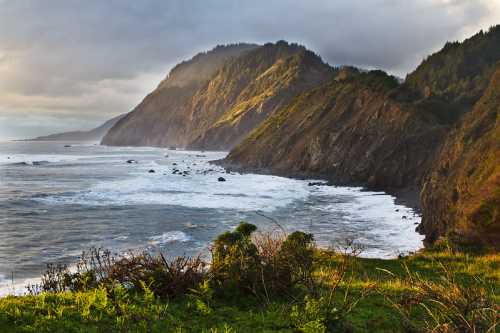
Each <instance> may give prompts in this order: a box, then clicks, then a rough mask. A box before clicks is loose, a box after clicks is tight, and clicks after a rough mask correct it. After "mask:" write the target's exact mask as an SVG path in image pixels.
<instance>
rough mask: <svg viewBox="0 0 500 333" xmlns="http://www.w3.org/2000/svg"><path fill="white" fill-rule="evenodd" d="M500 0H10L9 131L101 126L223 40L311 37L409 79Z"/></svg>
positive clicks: (5, 21) (1, 29)
mask: <svg viewBox="0 0 500 333" xmlns="http://www.w3.org/2000/svg"><path fill="white" fill-rule="evenodd" d="M498 23H500V0H265V1H261V0H252V1H247V0H240V1H236V0H192V1H190V0H140V1H139V0H0V139H2V140H5V139H12V138H24V137H31V136H37V135H42V134H50V133H54V132H59V131H66V130H75V129H90V128H92V127H95V126H96V125H98V124H99V123H101V122H103V121H105V120H107V119H109V118H111V117H113V116H115V115H118V114H121V113H124V112H127V111H129V110H131V109H132V108H133V107H134V106H135V105H136V104H137V103H138V102H140V100H141V99H142V98H143V97H144V96H145V94H146V93H148V92H149V91H151V90H152V89H154V87H155V86H156V85H157V84H158V82H159V81H160V80H161V79H162V78H163V77H164V76H165V75H166V74H167V72H168V70H169V69H170V68H171V67H172V66H173V65H174V64H175V63H177V62H178V61H180V60H183V59H187V58H190V57H191V56H193V55H194V54H195V53H197V52H199V51H202V50H206V49H210V48H212V47H213V46H214V45H216V44H225V43H230V42H240V41H246V42H257V43H264V42H267V41H277V40H280V39H285V40H288V41H294V42H299V43H301V44H304V45H306V46H307V47H308V48H310V49H312V50H314V51H316V52H317V53H319V54H320V55H321V56H322V57H323V59H324V60H325V61H327V62H328V63H330V64H335V65H339V64H350V65H356V66H362V67H368V68H382V69H384V70H386V71H388V72H390V73H392V74H396V75H399V76H403V77H404V75H405V74H406V73H407V72H408V71H411V70H413V69H414V68H415V67H416V65H417V64H418V63H419V62H420V61H421V60H422V59H423V58H424V57H425V56H426V55H428V54H429V53H431V52H434V51H437V50H438V49H440V48H441V47H442V46H443V44H444V43H445V42H446V41H448V40H462V39H463V38H465V37H467V36H469V35H471V34H474V33H475V32H477V31H479V30H480V29H487V28H488V27H489V26H491V25H493V24H498Z"/></svg>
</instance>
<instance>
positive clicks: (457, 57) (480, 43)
mask: <svg viewBox="0 0 500 333" xmlns="http://www.w3.org/2000/svg"><path fill="white" fill-rule="evenodd" d="M499 60H500V26H498V25H497V26H495V27H492V28H490V30H489V31H488V32H486V33H485V32H483V31H481V32H479V33H477V34H476V35H474V36H473V37H471V38H469V39H467V40H465V41H464V42H463V43H458V42H453V43H447V44H446V45H445V46H444V47H443V49H442V50H441V51H439V52H437V53H435V54H433V55H431V56H429V57H428V58H427V59H425V60H424V61H423V62H422V64H421V65H420V66H419V67H418V68H417V69H416V70H415V71H414V72H413V73H411V74H409V75H408V77H407V78H406V83H407V84H408V85H409V86H410V87H411V88H413V89H416V90H418V91H419V92H420V93H421V94H422V95H423V96H430V95H435V96H441V97H442V98H444V99H445V100H447V101H448V102H455V103H456V104H467V105H472V104H473V103H474V102H475V101H477V99H478V98H479V97H480V96H481V94H482V92H483V91H484V89H485V88H486V86H487V85H488V82H489V79H490V77H491V74H492V73H493V70H494V67H495V65H496V63H497V62H498V61H499Z"/></svg>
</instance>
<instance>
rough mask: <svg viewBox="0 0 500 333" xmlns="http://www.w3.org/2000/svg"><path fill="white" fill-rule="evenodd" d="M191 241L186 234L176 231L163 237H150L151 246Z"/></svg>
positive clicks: (162, 235) (164, 234) (169, 232)
mask: <svg viewBox="0 0 500 333" xmlns="http://www.w3.org/2000/svg"><path fill="white" fill-rule="evenodd" d="M190 240H191V237H190V236H188V235H187V234H185V233H184V232H182V231H178V230H174V231H168V232H164V233H163V234H161V235H158V236H152V237H149V244H151V245H164V244H168V243H173V242H181V243H185V242H189V241H190Z"/></svg>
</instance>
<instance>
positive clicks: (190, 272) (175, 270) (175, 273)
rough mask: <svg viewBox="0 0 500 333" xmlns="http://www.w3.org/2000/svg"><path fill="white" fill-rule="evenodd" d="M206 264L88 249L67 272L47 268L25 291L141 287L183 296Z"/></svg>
mask: <svg viewBox="0 0 500 333" xmlns="http://www.w3.org/2000/svg"><path fill="white" fill-rule="evenodd" d="M205 275H206V263H205V262H204V261H203V260H202V259H201V258H200V257H194V258H189V257H176V258H174V259H172V260H170V261H168V260H166V259H165V257H164V255H163V254H161V253H160V254H159V255H157V256H153V255H151V254H150V253H148V252H141V253H138V254H137V253H134V252H128V253H125V254H123V255H121V256H118V255H112V254H111V252H110V251H108V250H103V249H100V248H92V249H90V250H89V251H86V252H83V253H82V255H81V257H80V260H79V261H78V263H77V265H76V271H75V272H71V271H70V270H69V269H68V267H67V266H66V265H54V264H49V265H47V270H46V272H45V273H44V274H43V275H42V279H41V283H40V284H38V285H32V286H29V287H28V291H29V292H30V293H31V294H39V293H41V292H61V291H86V290H90V289H94V288H97V287H98V286H105V287H106V288H107V289H108V290H113V289H114V288H115V287H116V286H117V285H119V286H122V287H124V288H126V289H127V290H129V291H134V292H138V293H144V286H145V285H147V286H148V288H149V289H150V290H151V291H152V292H153V293H154V294H155V295H156V296H158V297H162V298H166V297H173V296H178V295H183V294H185V293H186V292H187V291H188V290H189V289H191V288H195V287H196V286H197V285H198V284H199V283H200V282H202V281H203V279H204V278H205Z"/></svg>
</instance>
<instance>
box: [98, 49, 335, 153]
mask: <svg viewBox="0 0 500 333" xmlns="http://www.w3.org/2000/svg"><path fill="white" fill-rule="evenodd" d="M212 52H214V51H212ZM208 54H211V53H210V52H209V53H208ZM205 56H206V55H205ZM219 63H220V64H222V65H221V67H220V68H218V69H217V70H215V71H213V72H212V74H213V75H212V76H211V77H210V78H207V79H206V80H205V81H204V82H203V83H202V82H201V80H200V79H198V81H197V82H194V83H193V82H191V81H189V80H187V79H185V78H186V77H190V75H191V74H190V75H183V76H182V78H183V79H182V83H183V85H182V86H179V85H175V84H173V83H170V82H169V80H170V79H171V78H177V77H179V75H178V74H177V75H174V73H175V70H174V71H172V74H171V75H170V76H169V78H168V79H167V80H165V81H164V82H163V83H162V84H160V86H159V87H158V89H157V90H155V91H154V92H153V93H151V94H150V95H149V96H148V97H146V99H145V100H144V101H143V102H142V103H141V104H140V105H139V106H138V107H137V108H136V109H135V110H134V111H133V112H132V113H131V114H130V115H129V116H127V117H126V118H125V119H123V120H122V121H121V122H119V123H118V124H117V125H116V126H115V127H114V128H113V129H112V130H111V131H110V132H109V134H108V135H107V136H106V137H105V138H104V140H103V144H108V145H145V146H172V145H173V146H180V147H189V148H193V149H211V150H226V149H230V148H232V147H233V146H234V145H236V144H237V143H239V142H240V141H241V140H243V138H244V137H245V136H247V135H248V133H249V132H250V131H251V130H253V129H254V128H255V126H257V125H258V124H260V123H261V122H262V121H263V120H264V119H265V118H266V117H267V116H268V115H270V114H272V113H273V112H274V111H275V110H277V109H278V108H280V107H282V106H283V105H285V104H287V103H288V102H289V101H290V100H291V99H292V98H293V97H294V96H295V95H296V94H299V93H301V92H303V91H306V90H309V89H311V88H313V87H315V86H317V85H319V84H321V83H323V82H325V81H327V80H329V79H331V77H332V75H333V73H334V69H332V68H331V67H330V66H328V65H327V64H325V63H323V62H322V61H321V59H320V58H319V57H318V56H316V55H315V54H313V53H312V52H310V51H308V50H306V49H305V48H304V47H302V46H299V45H296V44H288V43H286V42H278V43H276V44H266V45H264V46H261V47H257V48H255V47H252V48H251V49H248V48H245V52H242V53H241V54H240V55H239V56H234V53H232V54H231V56H230V57H227V58H226V59H225V61H224V62H222V61H220V62H219ZM185 66H186V67H185V68H184V70H187V69H189V70H190V71H191V68H190V67H189V65H185ZM208 72H209V71H207V76H208V74H209V73H208Z"/></svg>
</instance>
